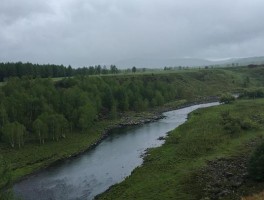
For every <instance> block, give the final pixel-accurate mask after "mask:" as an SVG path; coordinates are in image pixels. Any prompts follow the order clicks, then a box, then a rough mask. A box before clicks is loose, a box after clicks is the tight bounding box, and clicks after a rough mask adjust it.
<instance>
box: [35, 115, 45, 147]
mask: <svg viewBox="0 0 264 200" xmlns="http://www.w3.org/2000/svg"><path fill="white" fill-rule="evenodd" d="M33 130H34V133H35V134H36V135H37V137H38V139H39V143H40V144H44V143H45V139H46V138H47V135H48V126H47V125H46V124H45V123H44V122H43V121H42V120H41V119H40V118H38V119H36V120H35V121H34V123H33Z"/></svg>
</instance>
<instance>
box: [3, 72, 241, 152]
mask: <svg viewBox="0 0 264 200" xmlns="http://www.w3.org/2000/svg"><path fill="white" fill-rule="evenodd" d="M223 75H225V74H224V71H222V70H218V71H217V70H215V71H206V70H204V71H200V72H189V73H186V74H171V75H169V74H167V75H142V76H141V75H138V76H120V77H99V76H96V77H89V76H75V77H73V78H65V79H62V80H59V81H53V80H52V79H51V78H35V79H34V78H31V77H30V78H29V77H23V78H18V77H16V78H10V79H9V80H8V82H7V83H6V84H5V85H4V86H2V87H1V88H0V125H1V127H2V128H1V130H0V136H1V137H0V138H1V143H4V144H8V145H9V146H10V147H12V148H21V147H22V146H23V145H26V144H27V143H32V142H33V143H34V142H38V143H40V144H44V143H45V142H47V141H50V140H53V141H59V140H60V139H62V138H65V137H67V135H68V134H71V133H72V132H75V131H77V132H80V133H85V131H86V130H87V129H89V128H91V127H92V126H93V125H94V124H95V123H96V122H97V121H99V120H102V119H105V118H110V119H113V118H116V117H118V114H119V113H121V112H125V111H136V112H137V111H144V110H147V109H149V108H153V107H156V106H162V105H163V104H164V103H167V102H170V101H175V100H177V99H187V100H188V99H195V98H196V99H197V98H199V97H202V96H205V95H206V94H209V93H210V94H213V93H215V92H216V91H217V92H218V93H220V92H221V90H226V89H228V88H229V87H233V86H235V85H237V84H240V82H237V83H236V82H235V81H234V80H233V78H232V77H231V76H229V80H228V79H225V80H224V79H222V77H223ZM227 80H228V81H227ZM205 82H207V84H205ZM221 82H222V84H219V83H221ZM223 84H225V85H223ZM221 85H222V86H221ZM215 87H217V88H218V89H217V90H214V88H215ZM202 88H203V89H202Z"/></svg>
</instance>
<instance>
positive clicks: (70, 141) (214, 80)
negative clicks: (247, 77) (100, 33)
mask: <svg viewBox="0 0 264 200" xmlns="http://www.w3.org/2000/svg"><path fill="white" fill-rule="evenodd" d="M245 73H246V74H248V71H245V72H241V71H238V72H237V71H236V72H233V71H229V70H218V69H216V70H187V71H184V70H182V71H180V72H179V73H177V72H176V73H175V72H170V73H162V74H155V75H154V76H152V75H145V74H140V75H138V76H137V75H135V76H134V77H135V78H138V79H140V78H141V77H146V76H148V78H149V79H154V80H155V79H156V78H160V79H166V80H168V81H170V80H171V81H173V83H174V84H175V89H177V90H178V92H179V93H181V94H180V95H181V96H185V97H188V98H189V99H188V100H196V99H199V98H200V97H204V96H208V95H219V94H221V93H222V92H223V91H232V90H234V89H237V88H238V87H240V85H241V83H242V80H243V79H242V78H241V77H242V76H243V74H245ZM256 74H259V73H256ZM131 76H132V75H131ZM254 76H255V75H252V79H253V80H254ZM105 78H112V77H105ZM114 78H119V79H123V78H124V79H125V78H127V77H126V76H118V77H114ZM255 82H257V83H258V80H256V81H255ZM183 102H184V101H183ZM111 123H113V122H105V121H103V122H100V123H99V124H97V125H96V126H95V127H93V128H92V130H91V131H90V132H89V133H87V134H76V135H75V136H69V137H68V138H66V139H64V140H62V141H59V142H49V143H48V144H46V145H41V146H40V145H38V144H37V143H36V144H30V145H26V146H25V147H23V148H22V149H21V150H12V149H10V148H6V147H5V146H3V145H2V144H1V145H0V154H2V155H4V157H5V158H6V159H7V160H8V161H9V163H10V164H11V169H12V176H13V180H17V179H18V178H21V177H22V176H24V175H27V174H29V173H32V172H34V171H36V170H38V169H40V168H42V167H45V166H47V165H49V164H51V163H52V162H54V161H56V160H58V159H61V158H65V157H69V156H70V155H72V154H74V153H76V152H80V151H83V150H84V149H87V148H88V147H89V146H90V145H91V144H93V143H95V141H97V140H98V139H99V138H100V137H101V136H102V130H103V128H105V127H107V126H109V124H111Z"/></svg>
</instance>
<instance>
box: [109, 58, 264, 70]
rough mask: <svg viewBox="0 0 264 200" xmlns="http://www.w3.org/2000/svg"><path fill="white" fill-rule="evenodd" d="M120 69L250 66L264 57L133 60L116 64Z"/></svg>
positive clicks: (260, 61) (262, 60)
mask: <svg viewBox="0 0 264 200" xmlns="http://www.w3.org/2000/svg"><path fill="white" fill-rule="evenodd" d="M114 64H115V65H116V66H118V67H120V68H131V67H133V66H136V67H138V68H163V67H165V66H170V67H178V66H189V67H199V66H201V67H202V66H212V65H221V66H227V65H230V66H232V64H233V65H249V64H264V56H263V57H249V58H231V59H226V60H220V61H210V60H207V59H200V58H131V59H125V60H120V61H118V62H116V63H114Z"/></svg>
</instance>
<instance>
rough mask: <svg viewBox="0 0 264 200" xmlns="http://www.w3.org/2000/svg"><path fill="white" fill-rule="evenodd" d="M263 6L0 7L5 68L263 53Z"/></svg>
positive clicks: (80, 3)
mask: <svg viewBox="0 0 264 200" xmlns="http://www.w3.org/2000/svg"><path fill="white" fill-rule="evenodd" d="M263 6H264V2H263V1H261V0H251V1H248V0H223V1H216V0H200V1H196V0H186V1H180V0H134V1H132V0H127V1H123V0H90V1H86V0H56V1H54V0H47V1H40V0H35V1H34V0H24V1H19V0H2V2H1V7H0V25H1V29H0V52H1V53H0V61H18V60H21V61H30V62H39V63H57V64H61V63H62V64H66V65H68V64H71V65H74V66H83V65H90V64H99V63H101V64H104V63H105V64H110V63H114V62H117V61H118V60H124V59H129V58H135V57H149V58H153V57H160V58H164V57H171V58H172V57H201V58H211V57H213V58H221V57H243V56H252V55H253V56H254V55H260V54H261V52H263V50H264V49H263V47H262V46H263V45H260V44H261V43H262V44H263V41H264V27H263V26H262V19H263V17H264V13H263V11H262V8H263Z"/></svg>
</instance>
